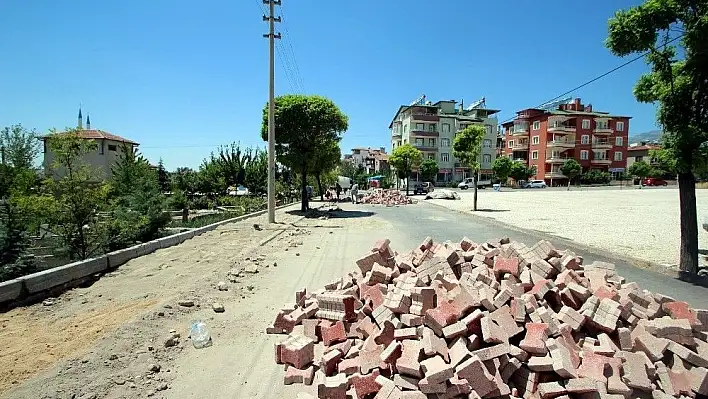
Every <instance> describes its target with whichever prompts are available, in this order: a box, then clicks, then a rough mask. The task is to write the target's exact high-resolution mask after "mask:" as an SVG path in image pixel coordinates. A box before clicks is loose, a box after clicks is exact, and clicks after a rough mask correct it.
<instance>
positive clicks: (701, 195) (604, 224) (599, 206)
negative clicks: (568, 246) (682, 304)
mask: <svg viewBox="0 0 708 399" xmlns="http://www.w3.org/2000/svg"><path fill="white" fill-rule="evenodd" d="M460 197H461V200H459V201H450V200H429V201H430V202H433V203H435V204H438V205H442V206H445V207H447V208H450V209H454V210H458V211H465V212H471V209H472V198H473V196H472V192H469V191H466V192H461V193H460ZM696 197H697V201H696V205H697V208H698V218H699V222H700V221H702V220H703V217H704V216H705V215H708V190H696ZM678 201H679V198H678V190H677V189H653V188H644V189H642V190H638V189H636V188H625V189H614V190H583V191H573V189H571V191H563V190H560V191H559V190H541V189H530V190H512V189H504V190H502V191H501V192H495V191H492V190H480V191H479V199H478V207H479V208H480V210H479V211H477V212H476V215H480V216H483V217H487V218H492V219H495V220H498V221H500V222H503V223H508V224H510V225H513V226H517V227H520V228H524V229H530V230H536V231H540V232H544V233H547V234H551V235H555V236H558V237H562V238H567V239H570V240H574V241H578V242H580V243H583V244H585V245H588V246H591V247H595V248H598V249H602V250H606V251H611V252H614V253H621V254H626V255H629V256H631V257H634V258H638V259H644V260H648V261H650V262H654V263H658V264H661V265H664V266H670V267H673V268H675V267H676V265H677V264H678V249H679V237H680V235H679V206H678ZM698 245H699V248H701V249H708V233H706V232H705V231H704V230H703V229H700V228H699V233H698Z"/></svg>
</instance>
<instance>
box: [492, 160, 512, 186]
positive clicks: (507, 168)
mask: <svg viewBox="0 0 708 399" xmlns="http://www.w3.org/2000/svg"><path fill="white" fill-rule="evenodd" d="M513 164H514V161H512V160H511V158H509V157H499V158H497V159H495V160H494V163H493V164H492V171H493V172H494V175H496V176H497V179H499V181H500V182H501V183H505V182H506V181H507V179H509V175H510V174H511V167H512V166H513Z"/></svg>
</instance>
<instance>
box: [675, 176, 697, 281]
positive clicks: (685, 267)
mask: <svg viewBox="0 0 708 399" xmlns="http://www.w3.org/2000/svg"><path fill="white" fill-rule="evenodd" d="M678 185H679V209H680V211H681V216H680V219H681V246H680V250H679V270H680V271H681V272H682V273H685V274H688V275H689V276H688V277H691V276H695V275H696V274H698V215H697V212H696V179H695V177H694V176H693V173H691V172H688V173H679V174H678Z"/></svg>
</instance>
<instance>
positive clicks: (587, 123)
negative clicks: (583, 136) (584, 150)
mask: <svg viewBox="0 0 708 399" xmlns="http://www.w3.org/2000/svg"><path fill="white" fill-rule="evenodd" d="M583 129H590V119H583Z"/></svg>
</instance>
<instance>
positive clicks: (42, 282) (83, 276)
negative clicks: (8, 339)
mask: <svg viewBox="0 0 708 399" xmlns="http://www.w3.org/2000/svg"><path fill="white" fill-rule="evenodd" d="M297 204H298V202H294V203H291V204H287V205H281V206H279V207H277V208H276V210H280V209H283V208H287V207H289V206H293V205H297ZM266 212H267V210H265V209H264V210H261V211H257V212H252V213H249V214H246V215H241V216H237V217H235V218H231V219H226V220H222V221H220V222H216V223H212V224H209V225H206V226H203V227H200V228H196V229H192V230H189V231H186V232H183V233H178V234H174V235H171V236H167V237H162V238H158V239H157V240H153V241H148V242H145V243H142V244H138V245H134V246H132V247H129V248H124V249H121V250H118V251H113V252H110V253H107V254H105V255H102V256H99V257H97V258H92V259H86V260H83V261H79V262H73V263H69V264H67V265H63V266H59V267H55V268H52V269H47V270H42V271H40V272H37V273H33V274H30V275H27V276H23V277H19V278H16V279H14V280H8V281H5V282H2V283H0V304H2V306H3V308H6V307H11V305H12V303H13V302H27V301H32V300H33V299H36V298H38V297H41V296H42V295H43V294H48V293H50V292H52V293H54V292H57V291H58V292H61V291H63V290H65V289H67V288H71V287H75V286H78V285H80V284H82V283H84V282H86V281H87V280H91V279H94V280H95V279H98V278H100V276H101V274H102V273H104V272H106V271H109V270H112V269H115V268H117V267H119V266H121V265H123V264H125V263H126V262H128V261H129V260H131V259H135V258H138V257H141V256H143V255H147V254H150V253H153V252H155V251H157V250H158V249H163V248H169V247H172V246H175V245H178V244H181V243H183V242H185V241H187V240H189V239H191V238H194V237H196V236H199V235H201V234H203V233H206V232H209V231H212V230H214V229H216V228H217V227H219V226H222V225H225V224H228V223H235V222H240V221H243V220H246V219H250V218H253V217H257V216H260V215H263V214H265V213H266ZM282 231H284V230H282ZM282 231H281V232H279V233H282ZM276 236H277V235H276ZM273 238H275V236H274V237H273ZM271 240H272V238H271Z"/></svg>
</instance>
